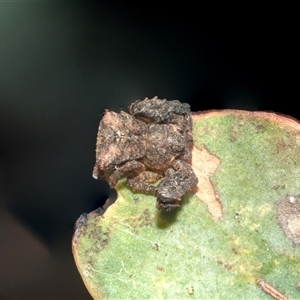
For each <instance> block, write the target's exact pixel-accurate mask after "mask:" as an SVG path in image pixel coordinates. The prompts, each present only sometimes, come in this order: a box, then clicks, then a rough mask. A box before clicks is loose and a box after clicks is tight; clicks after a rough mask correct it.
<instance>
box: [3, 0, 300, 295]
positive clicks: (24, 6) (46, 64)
mask: <svg viewBox="0 0 300 300" xmlns="http://www.w3.org/2000/svg"><path fill="white" fill-rule="evenodd" d="M233 9H234V10H233ZM292 11H293V8H291V7H289V8H285V7H282V6H281V7H278V8H277V7H272V8H269V7H268V8H266V9H264V8H263V7H246V6H245V7H232V8H231V7H228V6H227V7H219V6H216V5H212V6H211V7H208V5H207V4H203V5H201V8H200V9H199V7H198V6H197V7H196V6H195V7H193V6H192V5H190V4H189V3H181V5H180V6H176V5H175V4H173V6H170V5H165V4H164V3H163V2H160V4H159V5H155V4H154V3H152V2H151V3H148V4H145V3H139V2H133V1H132V2H126V4H125V3H123V2H122V1H113V2H110V1H98V2H83V1H67V2H48V1H45V2H44V1H39V2H27V1H24V2H23V1H18V2H1V3H0V265H1V268H0V282H1V284H0V298H1V299H91V298H90V296H89V294H88V292H87V291H86V289H85V287H84V285H83V283H82V281H81V278H80V276H79V273H78V272H77V270H76V267H75V264H74V261H73V257H72V253H71V237H72V234H73V225H74V223H75V221H76V219H77V218H78V217H79V216H80V214H82V213H84V212H90V211H91V210H94V209H96V208H97V207H99V206H101V205H103V203H104V201H105V200H106V199H107V197H108V196H110V195H112V194H113V191H111V190H109V188H108V185H107V184H106V183H105V182H101V181H96V180H94V179H93V178H92V176H91V174H92V169H93V164H94V149H95V139H96V133H97V127H98V123H99V120H100V117H101V114H102V112H103V110H104V109H105V108H109V109H113V110H119V109H126V107H127V106H128V105H129V104H130V103H131V102H133V101H134V100H136V99H139V98H144V97H146V96H148V97H153V96H155V95H157V96H159V97H161V98H167V99H169V100H172V99H179V100H180V101H181V102H187V103H190V105H191V107H192V110H193V111H199V110H207V109H223V108H238V109H249V110H271V111H277V112H281V113H284V114H289V115H291V116H293V117H295V118H300V112H299V110H298V109H297V102H296V101H295V99H298V97H299V96H298V92H296V84H295V82H296V80H295V79H294V72H295V69H296V66H295V64H296V57H297V56H296V52H297V53H298V50H297V48H296V40H297V39H296V38H295V36H296V35H295V34H296V27H295V26H294V23H293V22H294V18H293V16H292Z"/></svg>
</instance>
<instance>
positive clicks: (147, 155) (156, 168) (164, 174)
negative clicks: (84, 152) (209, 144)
mask: <svg viewBox="0 0 300 300" xmlns="http://www.w3.org/2000/svg"><path fill="white" fill-rule="evenodd" d="M128 110H129V113H126V112H124V111H121V112H120V113H116V112H113V111H109V110H105V112H104V115H103V118H102V120H101V121H100V125H99V130H98V135H97V143H96V163H95V166H94V170H93V177H94V178H95V179H102V178H104V179H106V180H107V181H108V183H109V184H110V186H111V187H114V186H115V185H116V183H117V182H118V180H119V179H120V178H121V177H122V176H124V175H126V176H127V185H128V186H129V187H130V188H132V189H133V190H134V191H138V192H144V193H149V194H153V195H155V196H156V198H157V204H156V207H157V209H159V210H160V211H170V210H173V209H174V208H176V207H179V206H180V201H181V197H182V196H183V195H184V194H185V193H186V192H187V191H189V190H191V188H192V187H193V186H195V185H196V184H197V183H198V179H197V177H196V175H195V173H194V171H193V169H192V167H191V165H190V163H191V150H192V147H193V138H192V132H191V131H192V122H191V114H190V106H189V105H188V104H187V103H180V102H179V101H178V100H173V101H167V100H166V99H163V100H161V99H158V98H157V97H154V98H152V99H148V98H145V99H144V100H137V101H136V102H134V103H132V104H131V105H130V106H129V107H128ZM159 179H161V180H160V182H159V183H158V185H156V186H155V185H153V184H150V183H151V182H156V181H157V180H159Z"/></svg>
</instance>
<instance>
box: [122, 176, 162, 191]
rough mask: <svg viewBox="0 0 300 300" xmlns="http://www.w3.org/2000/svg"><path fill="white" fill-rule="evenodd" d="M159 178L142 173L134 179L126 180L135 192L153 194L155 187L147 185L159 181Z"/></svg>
mask: <svg viewBox="0 0 300 300" xmlns="http://www.w3.org/2000/svg"><path fill="white" fill-rule="evenodd" d="M160 178H161V176H160V175H159V174H157V173H154V172H150V171H144V172H142V173H140V174H138V175H136V176H134V177H129V178H128V179H127V184H128V186H130V187H131V188H132V189H133V190H134V191H136V192H143V193H147V194H153V195H154V194H155V192H156V186H154V185H152V184H149V183H150V182H155V181H157V180H158V179H160Z"/></svg>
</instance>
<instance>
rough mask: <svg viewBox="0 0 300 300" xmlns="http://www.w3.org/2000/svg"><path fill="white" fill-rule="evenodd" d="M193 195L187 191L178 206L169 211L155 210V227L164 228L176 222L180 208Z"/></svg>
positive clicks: (181, 208)
mask: <svg viewBox="0 0 300 300" xmlns="http://www.w3.org/2000/svg"><path fill="white" fill-rule="evenodd" d="M192 196H193V193H192V192H187V193H186V194H185V195H184V196H183V197H182V200H181V205H180V207H178V208H176V209H174V210H172V211H169V212H163V211H159V210H157V211H156V215H155V220H156V227H157V228H159V229H165V228H168V227H169V226H171V225H172V224H174V223H175V222H177V220H178V218H179V217H180V214H181V213H182V210H183V209H184V206H185V205H186V204H188V203H189V202H190V199H191V197H192Z"/></svg>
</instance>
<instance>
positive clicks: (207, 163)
mask: <svg viewBox="0 0 300 300" xmlns="http://www.w3.org/2000/svg"><path fill="white" fill-rule="evenodd" d="M219 164H220V160H219V159H218V158H217V157H216V156H214V155H212V154H210V153H209V152H208V150H207V149H206V148H205V147H204V146H203V147H201V149H197V148H196V147H194V148H193V151H192V168H193V170H194V172H195V174H196V176H197V177H198V184H197V186H196V187H195V189H194V191H195V194H196V195H197V196H198V197H199V199H200V200H201V201H202V202H204V203H205V204H206V205H207V208H208V211H209V212H210V214H211V215H212V217H213V218H214V219H220V218H222V216H223V212H222V206H221V203H220V201H219V199H218V196H217V195H216V193H215V190H214V187H213V185H212V183H211V181H210V176H211V175H212V174H214V172H215V171H216V169H217V168H218V166H219Z"/></svg>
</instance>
